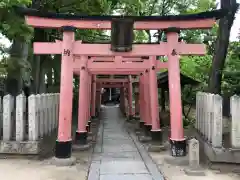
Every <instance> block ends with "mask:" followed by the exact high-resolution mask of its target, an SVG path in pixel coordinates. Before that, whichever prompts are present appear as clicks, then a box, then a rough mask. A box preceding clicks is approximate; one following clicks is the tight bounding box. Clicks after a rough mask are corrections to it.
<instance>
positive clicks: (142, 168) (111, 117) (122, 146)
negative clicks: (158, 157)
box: [88, 106, 163, 180]
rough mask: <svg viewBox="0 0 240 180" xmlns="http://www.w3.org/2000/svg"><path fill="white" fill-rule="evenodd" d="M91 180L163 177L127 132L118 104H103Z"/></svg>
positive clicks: (159, 179)
mask: <svg viewBox="0 0 240 180" xmlns="http://www.w3.org/2000/svg"><path fill="white" fill-rule="evenodd" d="M100 121H101V123H100V129H99V131H98V138H97V143H96V146H95V148H94V153H93V156H92V162H91V166H90V170H89V174H88V180H123V179H124V180H163V176H162V175H161V173H160V172H159V171H158V169H157V166H156V165H155V164H154V162H153V161H152V159H151V158H150V157H149V156H148V154H147V152H146V150H145V149H144V147H143V146H142V145H141V144H140V143H139V142H138V141H137V140H136V137H135V136H134V135H133V134H132V133H131V132H128V130H127V128H126V126H125V124H124V121H125V119H124V117H122V116H121V114H120V111H119V107H117V106H104V107H102V112H101V118H100Z"/></svg>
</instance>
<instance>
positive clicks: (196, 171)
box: [184, 166, 206, 176]
mask: <svg viewBox="0 0 240 180" xmlns="http://www.w3.org/2000/svg"><path fill="white" fill-rule="evenodd" d="M184 172H185V174H186V175H188V176H205V175H206V174H205V172H204V170H203V169H202V168H201V167H200V166H199V167H197V168H191V167H188V168H185V169H184Z"/></svg>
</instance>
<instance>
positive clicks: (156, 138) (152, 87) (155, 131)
mask: <svg viewBox="0 0 240 180" xmlns="http://www.w3.org/2000/svg"><path fill="white" fill-rule="evenodd" d="M149 60H150V64H151V66H152V67H151V69H150V70H149V91H150V93H149V95H150V107H151V108H150V114H151V122H152V130H151V137H152V141H153V142H158V143H161V142H162V131H161V129H160V119H159V109H158V84H157V72H156V64H157V61H156V57H155V56H151V57H150V59H149Z"/></svg>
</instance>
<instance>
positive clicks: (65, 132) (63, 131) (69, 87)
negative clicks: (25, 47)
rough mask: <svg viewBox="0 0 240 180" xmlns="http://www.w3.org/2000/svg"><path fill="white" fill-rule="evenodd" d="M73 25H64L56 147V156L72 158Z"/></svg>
mask: <svg viewBox="0 0 240 180" xmlns="http://www.w3.org/2000/svg"><path fill="white" fill-rule="evenodd" d="M74 31H75V28H73V27H63V43H62V61H61V84H60V105H59V106H60V107H59V124H58V137H57V141H56V147H55V157H56V158H61V159H63V158H70V157H71V152H72V136H71V130H72V129H71V126H72V100H73V54H72V49H73V43H74V39H75V37H74Z"/></svg>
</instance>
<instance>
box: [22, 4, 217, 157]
mask: <svg viewBox="0 0 240 180" xmlns="http://www.w3.org/2000/svg"><path fill="white" fill-rule="evenodd" d="M21 12H22V13H24V14H25V19H26V22H27V24H29V25H31V26H33V27H42V28H62V30H63V40H62V41H57V42H55V43H34V53H35V54H62V61H61V87H60V112H59V127H58V139H57V141H56V152H55V156H56V158H60V159H65V158H69V157H71V149H72V137H71V120H72V89H73V84H72V80H73V73H75V72H76V73H79V74H80V78H81V80H80V89H79V95H80V96H79V107H81V109H80V110H81V112H82V113H79V117H78V118H79V119H78V130H77V133H76V140H77V141H78V142H79V143H81V144H86V137H87V132H86V124H87V122H88V120H89V117H90V115H89V114H90V113H89V112H90V111H89V106H90V104H89V102H90V95H91V84H90V83H88V82H89V80H90V82H93V84H95V86H96V77H95V80H93V81H91V79H92V76H90V73H91V74H139V73H140V74H141V75H140V87H139V91H140V102H141V103H142V102H148V103H149V105H147V106H146V108H149V110H146V111H143V112H144V114H143V115H142V117H144V119H145V125H149V126H150V125H151V127H152V130H151V132H152V138H153V140H154V139H155V140H156V139H160V138H161V128H160V125H159V117H158V94H157V77H156V70H158V69H159V68H168V73H169V93H170V110H171V120H170V121H171V136H170V143H171V150H172V155H174V156H184V155H185V154H186V139H185V137H184V134H183V124H182V105H181V87H180V70H179V55H204V54H205V46H204V45H198V44H185V43H182V42H179V41H178V38H179V30H180V29H199V28H202V29H204V28H210V27H212V26H213V25H214V23H215V20H216V18H219V17H221V16H222V13H221V11H214V12H213V13H209V12H205V13H200V14H196V15H185V16H164V17H161V16H153V17H126V18H130V19H135V21H134V29H142V30H143V29H145V30H152V29H164V30H165V32H166V34H167V42H161V43H160V44H155V45H133V48H132V50H131V51H130V52H114V51H112V50H110V49H111V45H109V44H84V43H82V42H81V41H75V39H74V31H75V29H76V28H78V29H111V20H112V19H116V18H122V17H116V16H100V17H99V16H77V15H70V14H68V15H66V14H54V13H47V12H44V14H43V13H40V12H38V11H36V10H29V9H22V10H21ZM146 50H147V51H146ZM164 55H166V56H167V57H168V62H164V63H163V62H159V61H156V56H164ZM88 56H94V57H96V56H110V57H112V58H113V59H114V60H113V62H107V64H108V65H109V67H106V66H105V65H106V62H94V61H91V60H89V59H88ZM139 56H149V60H144V61H143V62H140V63H139V62H131V63H126V62H125V61H123V60H122V57H139ZM116 65H117V66H116ZM133 71H134V72H133ZM86 84H88V85H87V86H85V85H86ZM148 85H149V88H148ZM93 89H94V88H93ZM149 91H150V93H149ZM98 92H99V91H98ZM141 95H142V96H141ZM148 99H149V101H148ZM148 113H149V114H148Z"/></svg>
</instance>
